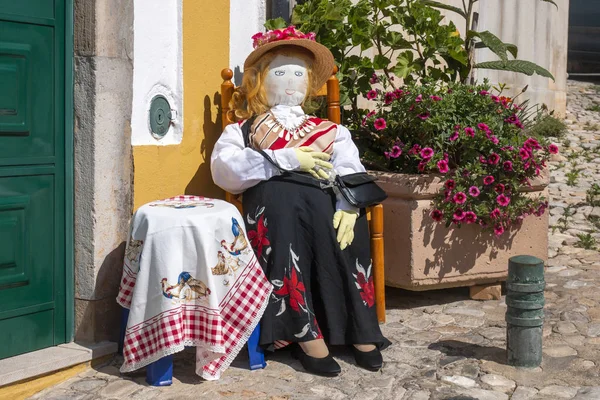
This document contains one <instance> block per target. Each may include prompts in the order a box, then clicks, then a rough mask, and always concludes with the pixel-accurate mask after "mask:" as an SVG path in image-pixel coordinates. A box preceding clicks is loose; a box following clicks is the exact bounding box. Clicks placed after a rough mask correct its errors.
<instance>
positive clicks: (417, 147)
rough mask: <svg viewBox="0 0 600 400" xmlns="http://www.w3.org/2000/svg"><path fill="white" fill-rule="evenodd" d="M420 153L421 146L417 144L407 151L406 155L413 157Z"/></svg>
mask: <svg viewBox="0 0 600 400" xmlns="http://www.w3.org/2000/svg"><path fill="white" fill-rule="evenodd" d="M420 151H421V146H420V145H418V144H415V145H414V146H413V147H412V148H411V149H410V150H409V151H408V154H410V155H411V156H415V155H417V154H419V152H420Z"/></svg>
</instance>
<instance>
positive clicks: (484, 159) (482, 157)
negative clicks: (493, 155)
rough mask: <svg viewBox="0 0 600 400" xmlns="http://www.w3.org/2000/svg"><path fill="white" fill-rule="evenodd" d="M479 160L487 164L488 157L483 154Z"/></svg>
mask: <svg viewBox="0 0 600 400" xmlns="http://www.w3.org/2000/svg"><path fill="white" fill-rule="evenodd" d="M479 162H480V163H482V164H487V158H485V156H483V155H480V156H479Z"/></svg>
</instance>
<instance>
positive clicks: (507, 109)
mask: <svg viewBox="0 0 600 400" xmlns="http://www.w3.org/2000/svg"><path fill="white" fill-rule="evenodd" d="M376 84H377V85H378V87H383V88H384V90H381V89H375V88H372V89H371V90H370V91H369V92H368V93H367V94H366V96H367V98H369V99H371V101H373V102H374V103H375V104H374V110H373V111H371V112H369V113H366V114H364V115H363V118H362V121H361V126H360V127H358V128H357V129H356V130H355V138H354V139H355V141H356V142H357V143H358V144H359V146H360V147H361V148H363V149H366V151H365V153H364V160H365V163H366V164H368V165H369V166H370V167H371V168H377V169H381V170H384V171H392V172H403V173H416V174H439V175H441V176H442V178H443V179H444V181H445V184H444V188H443V189H442V190H440V193H439V194H438V195H437V196H436V198H435V200H434V204H433V206H434V207H433V208H434V209H433V211H432V213H431V216H432V218H433V219H434V220H436V221H439V222H444V223H446V225H448V226H450V225H453V224H454V225H457V226H461V225H463V224H472V223H479V224H480V225H482V226H484V227H489V228H490V229H493V230H494V232H495V233H496V234H497V235H501V234H502V233H504V232H505V231H508V230H509V229H510V228H511V227H513V226H515V225H517V224H519V223H520V222H521V221H522V220H523V219H524V218H525V217H526V216H528V215H531V214H535V215H541V214H543V213H544V212H545V210H546V208H547V205H548V203H547V202H546V200H545V199H544V198H542V197H538V198H532V197H530V196H527V195H526V194H524V193H522V192H521V191H520V190H519V189H520V188H522V187H523V186H527V185H529V184H530V181H531V179H533V178H535V177H536V176H539V175H540V174H541V170H542V169H543V168H545V166H546V162H547V160H548V158H549V154H550V153H557V152H558V147H557V146H556V145H554V144H550V143H549V142H548V141H547V140H546V139H545V138H543V137H532V136H529V135H527V134H526V131H525V129H524V128H525V126H526V124H527V123H528V122H529V121H527V116H528V115H530V114H531V113H530V112H529V111H528V109H527V108H525V107H523V106H522V105H519V104H517V103H516V102H515V101H514V99H509V98H507V97H503V96H500V95H501V93H498V95H497V94H494V93H492V92H490V90H492V89H491V88H490V86H489V85H488V84H487V83H484V84H481V85H464V84H461V83H440V82H424V83H422V84H421V85H417V84H411V85H407V86H404V87H402V88H398V89H393V88H391V87H389V83H388V81H387V78H386V77H385V75H381V76H378V77H377V82H376ZM386 88H387V89H389V90H388V91H386V90H385V89H386Z"/></svg>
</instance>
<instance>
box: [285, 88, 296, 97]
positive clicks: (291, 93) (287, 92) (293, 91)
mask: <svg viewBox="0 0 600 400" xmlns="http://www.w3.org/2000/svg"><path fill="white" fill-rule="evenodd" d="M285 93H286V94H289V95H290V96H291V95H293V94H294V93H296V91H295V90H291V89H285Z"/></svg>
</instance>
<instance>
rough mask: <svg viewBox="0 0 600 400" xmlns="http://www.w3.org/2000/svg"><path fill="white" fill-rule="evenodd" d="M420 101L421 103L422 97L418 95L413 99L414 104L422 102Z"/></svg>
mask: <svg viewBox="0 0 600 400" xmlns="http://www.w3.org/2000/svg"><path fill="white" fill-rule="evenodd" d="M422 101H423V95H422V94H420V95H418V96H417V97H416V98H415V102H416V103H420V102H422Z"/></svg>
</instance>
